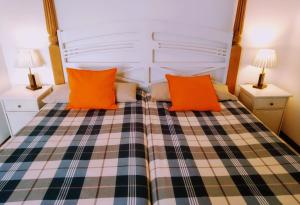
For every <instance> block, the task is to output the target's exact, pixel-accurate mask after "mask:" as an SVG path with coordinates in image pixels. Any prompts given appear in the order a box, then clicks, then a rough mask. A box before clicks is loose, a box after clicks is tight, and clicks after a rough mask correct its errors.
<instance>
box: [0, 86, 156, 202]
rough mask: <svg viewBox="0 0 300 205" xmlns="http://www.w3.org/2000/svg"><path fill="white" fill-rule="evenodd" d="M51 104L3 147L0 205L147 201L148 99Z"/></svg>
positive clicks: (141, 94)
mask: <svg viewBox="0 0 300 205" xmlns="http://www.w3.org/2000/svg"><path fill="white" fill-rule="evenodd" d="M143 95H144V94H143V92H139V95H138V99H139V100H138V101H137V102H136V103H119V104H118V106H119V108H118V110H116V111H104V110H77V111H76V110H66V109H65V106H66V104H47V105H46V106H45V107H44V108H43V109H42V110H41V111H40V112H39V113H38V115H37V116H36V117H35V118H34V119H33V120H32V121H31V122H30V123H29V124H28V125H27V126H26V127H24V128H23V129H22V130H21V131H20V133H19V134H18V135H17V136H16V137H15V138H13V139H11V140H9V142H7V143H6V144H5V145H4V146H3V147H1V150H0V204H3V203H7V204H10V203H11V204H107V205H109V204H145V205H146V204H149V203H150V197H149V193H150V190H149V174H148V156H147V140H146V134H145V133H146V132H145V105H146V104H145V101H144V100H143V98H144V96H143Z"/></svg>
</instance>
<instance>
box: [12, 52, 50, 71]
mask: <svg viewBox="0 0 300 205" xmlns="http://www.w3.org/2000/svg"><path fill="white" fill-rule="evenodd" d="M42 65H44V61H43V59H42V57H41V55H40V53H39V52H38V51H37V50H34V49H20V50H19V51H18V56H17V67H19V68H35V67H40V66H42Z"/></svg>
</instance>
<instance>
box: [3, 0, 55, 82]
mask: <svg viewBox="0 0 300 205" xmlns="http://www.w3.org/2000/svg"><path fill="white" fill-rule="evenodd" d="M0 35H1V38H0V44H2V48H3V55H4V60H5V65H6V67H7V71H8V75H9V78H10V81H11V83H12V84H28V78H27V73H28V69H20V68H16V66H15V62H16V53H17V49H18V48H35V49H39V50H40V51H41V54H42V56H43V58H44V60H45V62H46V64H45V65H44V66H42V67H40V68H35V69H33V71H34V72H35V73H38V75H39V77H40V79H41V82H42V83H43V84H53V77H52V70H51V63H50V58H49V52H48V34H47V31H46V25H45V20H44V10H43V1H41V0H26V1H24V0H0Z"/></svg>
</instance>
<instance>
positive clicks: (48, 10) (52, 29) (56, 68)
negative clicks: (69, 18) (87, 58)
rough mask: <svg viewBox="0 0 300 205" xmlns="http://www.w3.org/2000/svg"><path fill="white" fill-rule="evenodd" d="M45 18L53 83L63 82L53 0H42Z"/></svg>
mask: <svg viewBox="0 0 300 205" xmlns="http://www.w3.org/2000/svg"><path fill="white" fill-rule="evenodd" d="M43 3H44V11H45V18H46V25H47V31H48V34H49V42H50V45H49V53H50V58H51V64H52V70H53V76H54V81H55V84H56V85H58V84H63V83H65V79H64V74H63V66H62V61H61V55H60V50H59V45H58V37H57V30H58V24H57V18H56V12H55V6H54V0H43Z"/></svg>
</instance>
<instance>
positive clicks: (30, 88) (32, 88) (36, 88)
mask: <svg viewBox="0 0 300 205" xmlns="http://www.w3.org/2000/svg"><path fill="white" fill-rule="evenodd" d="M26 88H27V89H29V90H39V89H41V88H42V86H39V87H30V85H28V86H26Z"/></svg>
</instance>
